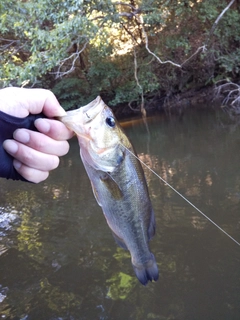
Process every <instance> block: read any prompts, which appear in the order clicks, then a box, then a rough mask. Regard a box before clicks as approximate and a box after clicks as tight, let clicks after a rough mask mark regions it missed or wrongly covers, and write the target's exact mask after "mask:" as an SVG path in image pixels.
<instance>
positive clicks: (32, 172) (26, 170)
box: [13, 160, 49, 183]
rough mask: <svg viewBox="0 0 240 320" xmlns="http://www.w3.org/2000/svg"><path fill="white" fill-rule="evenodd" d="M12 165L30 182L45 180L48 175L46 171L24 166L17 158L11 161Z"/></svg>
mask: <svg viewBox="0 0 240 320" xmlns="http://www.w3.org/2000/svg"><path fill="white" fill-rule="evenodd" d="M13 166H14V168H15V169H16V170H17V172H18V173H19V174H20V175H21V176H22V177H23V178H25V179H26V180H28V181H30V182H34V183H39V182H42V181H44V180H46V179H47V178H48V176H49V172H48V171H40V170H37V169H34V168H30V167H28V166H25V165H24V164H22V163H21V162H19V161H18V160H14V161H13Z"/></svg>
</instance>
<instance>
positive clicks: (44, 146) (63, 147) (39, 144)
mask: <svg viewBox="0 0 240 320" xmlns="http://www.w3.org/2000/svg"><path fill="white" fill-rule="evenodd" d="M13 138H14V139H15V140H17V141H18V142H20V143H23V144H25V145H26V146H28V147H30V148H32V149H35V150H37V151H40V152H42V153H46V154H50V155H55V156H64V155H65V154H67V153H68V151H69V144H68V142H67V141H65V140H63V141H57V140H54V139H52V138H50V137H48V136H46V135H45V134H42V133H40V132H36V131H31V130H27V129H17V130H15V131H14V133H13Z"/></svg>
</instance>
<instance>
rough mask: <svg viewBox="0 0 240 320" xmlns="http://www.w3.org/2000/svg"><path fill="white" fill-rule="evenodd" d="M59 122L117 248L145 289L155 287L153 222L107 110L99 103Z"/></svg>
mask: <svg viewBox="0 0 240 320" xmlns="http://www.w3.org/2000/svg"><path fill="white" fill-rule="evenodd" d="M60 120H61V121H62V122H63V123H64V124H65V125H66V126H67V127H68V128H69V129H71V130H73V131H74V132H75V133H76V135H77V138H78V142H79V145H80V155H81V159H82V162H83V164H84V167H85V169H86V172H87V174H88V177H89V179H90V181H91V185H92V189H93V193H94V195H95V198H96V200H97V202H98V204H99V206H101V207H102V210H103V213H104V216H105V218H106V220H107V223H108V225H109V227H110V229H111V230H112V233H113V236H114V238H115V240H116V242H117V243H118V244H119V245H120V246H121V247H122V248H124V249H127V250H129V251H130V254H131V261H132V265H133V269H134V271H135V274H136V276H137V278H138V279H139V281H140V282H141V283H142V284H143V285H146V284H147V283H148V281H152V280H155V281H156V280H157V279H158V268H157V264H156V261H155V257H154V255H153V254H152V253H151V252H150V250H149V246H148V242H149V240H150V239H151V238H152V237H153V236H154V233H155V217H154V212H153V209H152V205H151V201H150V198H149V193H148V189H147V184H146V180H145V177H144V173H143V169H142V166H141V164H140V162H139V160H138V159H137V158H136V157H134V155H133V154H132V153H134V149H133V147H132V145H131V143H130V141H129V140H128V138H127V136H126V135H125V133H124V132H123V130H122V129H121V127H120V125H119V124H118V122H117V120H116V119H115V117H114V115H113V113H112V111H111V109H110V108H108V107H107V106H106V105H105V103H104V102H103V101H102V99H101V98H100V97H97V98H96V99H95V100H94V101H92V102H91V103H89V104H88V105H86V106H84V107H81V108H79V109H77V110H73V111H68V112H67V115H66V116H64V117H61V118H60ZM128 150H129V151H131V152H129V151H128Z"/></svg>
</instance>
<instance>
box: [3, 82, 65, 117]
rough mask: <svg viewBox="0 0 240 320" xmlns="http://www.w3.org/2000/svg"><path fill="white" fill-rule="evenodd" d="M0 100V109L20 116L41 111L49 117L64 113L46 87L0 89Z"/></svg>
mask: <svg viewBox="0 0 240 320" xmlns="http://www.w3.org/2000/svg"><path fill="white" fill-rule="evenodd" d="M1 101H2V105H3V107H1V110H2V111H4V112H7V113H8V114H10V115H13V116H16V117H20V118H25V117H27V116H28V115H29V113H31V114H39V113H41V112H43V113H44V114H45V115H46V116H47V117H50V118H52V117H61V116H64V115H66V112H65V111H64V109H63V108H62V107H61V106H60V104H59V102H58V100H57V98H56V97H55V95H54V94H53V93H52V92H51V91H49V90H46V89H27V88H16V87H9V88H4V89H1V91H0V102H1Z"/></svg>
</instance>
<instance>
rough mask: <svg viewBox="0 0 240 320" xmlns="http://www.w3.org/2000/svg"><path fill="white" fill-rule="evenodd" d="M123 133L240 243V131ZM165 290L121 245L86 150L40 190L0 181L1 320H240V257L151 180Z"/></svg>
mask: <svg viewBox="0 0 240 320" xmlns="http://www.w3.org/2000/svg"><path fill="white" fill-rule="evenodd" d="M148 125H149V134H147V131H146V128H145V126H144V124H143V123H142V122H139V121H137V122H131V123H130V122H128V123H124V127H125V130H126V131H127V133H128V135H129V137H130V138H131V140H132V142H133V144H134V146H135V149H136V150H137V153H138V155H139V157H140V159H141V160H142V161H144V162H145V163H146V164H147V165H148V166H149V167H151V168H152V169H153V170H154V171H156V172H157V173H158V174H159V175H161V177H162V178H163V179H165V180H166V181H167V182H168V183H170V184H171V185H172V186H173V187H174V188H176V189H177V190H178V191H179V192H181V193H182V194H183V195H184V196H186V197H187V198H188V199H189V200H190V201H192V202H193V203H194V204H195V205H196V206H197V207H199V209H201V210H202V211H203V212H204V213H206V214H207V215H208V216H209V217H210V218H211V219H212V220H214V221H215V222H216V223H218V224H219V225H220V226H221V227H222V228H223V229H224V230H226V231H227V232H228V233H230V234H231V235H232V236H233V237H234V238H236V239H237V240H238V241H240V234H239V229H240V216H239V212H240V170H239V158H240V156H239V153H238V150H239V142H240V138H239V137H240V128H239V127H238V126H236V125H235V124H234V123H232V122H231V121H230V119H229V118H228V117H227V115H224V114H217V113H215V112H210V111H208V112H206V111H204V110H199V111H195V112H194V113H190V112H188V113H187V114H186V115H184V116H183V117H181V118H179V117H177V116H175V117H172V118H171V119H170V118H164V117H157V118H156V117H155V118H154V119H149V120H148ZM144 171H145V174H146V178H147V181H148V185H149V191H150V195H151V198H152V202H153V207H154V210H155V214H156V220H157V234H156V236H155V237H154V239H153V241H151V244H150V245H151V249H152V251H153V252H154V254H155V257H156V260H157V262H158V266H159V270H160V273H161V274H160V279H159V280H158V282H157V283H153V284H149V285H148V286H147V287H143V286H142V285H141V284H139V283H138V281H137V280H136V278H135V276H134V274H133V270H132V266H131V263H130V255H129V253H128V252H126V251H124V250H122V249H120V248H118V247H117V245H116V244H115V242H114V240H113V238H112V235H111V232H110V230H109V229H108V227H107V225H106V222H105V219H104V217H103V215H102V212H101V209H100V208H99V207H98V205H97V203H96V201H95V199H94V197H93V195H92V191H91V188H90V184H89V181H88V178H87V176H86V173H85V172H84V169H83V166H82V164H81V161H80V159H79V150H78V146H77V142H76V141H75V140H74V141H72V143H71V151H70V153H69V155H68V156H66V157H64V158H63V159H62V161H61V167H60V168H59V169H57V170H56V171H55V172H53V173H52V174H51V176H50V178H49V179H48V180H47V181H46V182H44V183H42V184H39V185H33V184H28V183H22V182H13V181H7V180H1V185H0V201H1V202H0V319H14V320H15V319H22V320H36V319H37V320H41V319H43V320H48V319H49V320H57V319H59V320H60V319H61V320H65V319H66V320H67V319H74V320H79V319H102V320H103V319H104V320H110V319H112V320H118V319H134V320H143V319H161V320H164V319H178V320H179V319H180V320H181V319H183V320H185V319H189V320H190V319H191V320H192V319H199V320H200V319H201V320H202V319H218V320H220V319H239V318H240V294H239V293H240V277H239V262H240V248H239V247H238V246H237V245H236V244H235V243H233V242H232V241H231V240H230V239H228V238H227V237H226V236H225V235H224V234H223V233H221V232H220V231H219V230H218V229H217V228H216V227H214V226H213V225H211V224H210V223H209V222H208V221H207V220H206V219H205V218H204V217H203V216H201V215H200V214H199V213H198V212H197V211H196V210H194V208H192V207H191V206H189V204H187V203H186V202H185V201H184V200H183V199H181V198H180V197H179V196H178V195H177V194H176V193H174V192H173V191H172V190H171V189H170V188H169V187H168V186H167V185H165V184H164V183H163V182H162V181H160V180H159V179H158V178H157V177H156V176H155V175H153V174H152V173H151V172H150V171H149V170H147V169H146V168H144Z"/></svg>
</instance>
